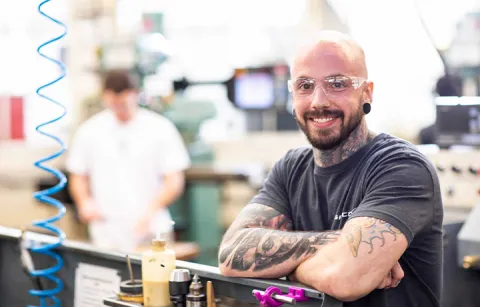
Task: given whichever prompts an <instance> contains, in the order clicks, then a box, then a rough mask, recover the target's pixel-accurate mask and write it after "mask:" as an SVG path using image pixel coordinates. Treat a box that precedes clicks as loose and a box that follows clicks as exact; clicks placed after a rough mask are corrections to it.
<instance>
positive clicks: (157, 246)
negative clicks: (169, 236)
mask: <svg viewBox="0 0 480 307" xmlns="http://www.w3.org/2000/svg"><path fill="white" fill-rule="evenodd" d="M165 244H166V241H165V240H161V239H153V240H152V249H153V250H155V251H161V250H164V249H165Z"/></svg>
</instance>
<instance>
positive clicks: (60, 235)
mask: <svg viewBox="0 0 480 307" xmlns="http://www.w3.org/2000/svg"><path fill="white" fill-rule="evenodd" d="M50 1H51V0H44V1H42V2H41V3H40V5H39V6H38V12H39V13H40V14H41V15H42V16H45V17H46V18H48V19H49V20H51V21H53V22H54V23H56V24H57V25H60V26H61V27H62V28H63V33H62V34H61V35H59V36H57V37H55V38H53V39H51V40H49V41H47V42H45V43H43V44H41V45H40V46H39V47H38V48H37V53H38V54H39V55H40V56H42V57H43V58H45V59H47V60H49V61H51V62H53V63H55V64H56V65H57V66H58V67H59V68H60V69H61V71H62V74H61V76H60V77H58V78H57V79H55V80H53V81H51V82H49V83H47V84H45V85H42V86H40V87H39V88H38V89H37V91H36V93H37V95H38V96H40V97H41V98H44V99H46V100H48V101H49V102H52V103H54V104H56V105H57V106H59V107H60V108H61V109H62V111H63V113H62V115H61V116H59V117H57V118H54V119H52V120H50V121H47V122H45V123H42V124H40V125H38V126H37V127H36V131H37V132H38V133H40V134H43V135H45V136H47V137H49V138H51V139H53V140H55V141H56V142H57V143H58V144H60V147H61V149H60V150H59V151H58V152H56V153H54V154H52V155H50V156H48V157H45V158H43V159H40V160H38V161H36V162H35V163H34V165H35V166H36V167H38V168H40V169H42V170H44V171H47V172H49V173H50V174H53V175H55V176H56V177H57V178H58V179H59V183H58V184H57V185H55V186H54V187H52V188H50V189H46V190H43V191H39V192H36V193H34V194H33V197H35V198H36V199H37V200H38V201H41V202H44V203H48V204H50V205H53V206H55V207H56V208H57V209H58V211H59V212H58V214H56V215H55V216H53V217H50V218H48V219H44V220H38V221H34V222H33V225H34V226H37V227H40V228H43V229H46V230H48V231H50V232H52V233H53V234H54V235H55V236H56V237H55V241H54V242H53V243H49V244H47V243H45V244H42V245H38V246H31V247H30V250H31V251H32V252H33V253H39V254H44V255H47V256H49V257H51V258H53V259H55V260H56V262H57V263H56V265H55V266H52V267H50V268H46V269H41V270H33V271H31V272H30V274H31V275H32V276H33V277H40V278H44V279H47V280H50V281H52V282H54V283H55V285H56V286H55V287H54V288H53V289H34V290H30V291H29V292H30V294H31V295H33V296H36V297H38V298H39V299H40V306H41V307H45V306H60V300H59V299H58V298H57V297H56V295H57V294H58V293H59V292H60V291H62V290H63V282H62V280H61V279H60V278H58V277H56V276H55V274H56V273H58V271H59V270H60V269H61V268H62V266H63V259H62V257H61V256H60V255H59V254H57V253H56V252H55V251H54V249H55V248H57V247H58V246H59V245H61V244H62V242H63V240H64V239H65V233H64V232H63V231H62V230H61V229H60V228H58V227H56V226H54V225H53V223H55V222H56V221H58V220H59V219H61V218H62V217H63V216H64V215H65V212H66V210H65V207H64V206H63V204H62V203H61V202H60V201H58V200H56V199H54V198H52V197H50V195H53V194H55V193H57V192H59V191H60V190H62V189H63V188H64V187H65V185H66V183H67V178H66V176H65V175H64V174H63V173H62V172H60V171H59V170H57V169H54V168H51V167H48V166H46V165H44V164H43V163H45V162H48V161H50V160H53V159H55V158H57V157H58V156H60V155H61V154H62V153H63V152H64V151H65V148H66V147H65V144H64V143H63V142H62V140H61V139H59V138H58V137H56V136H53V135H51V134H49V133H47V132H44V131H42V130H41V128H42V127H44V126H47V125H50V124H52V123H54V122H56V121H58V120H60V119H61V118H62V117H64V116H65V114H66V108H65V107H64V106H63V105H62V104H61V103H59V102H57V101H55V100H53V99H52V98H50V97H47V96H45V95H43V94H42V93H41V92H42V90H43V89H45V88H47V87H49V86H51V85H53V84H55V83H57V82H58V81H60V80H62V79H63V78H64V77H65V76H66V70H65V66H64V65H63V63H61V62H60V61H57V60H55V59H52V58H50V57H48V56H47V55H45V54H43V53H42V51H41V50H42V48H43V47H45V46H47V45H49V44H51V43H53V42H56V41H58V40H60V39H62V38H63V37H64V36H65V35H66V34H67V27H66V25H65V24H63V23H62V22H60V21H58V20H56V19H54V18H52V17H50V16H48V15H47V14H45V13H44V12H43V11H42V7H43V5H44V4H46V3H48V2H50ZM48 298H50V299H51V300H53V302H54V303H53V305H48V304H47V299H48Z"/></svg>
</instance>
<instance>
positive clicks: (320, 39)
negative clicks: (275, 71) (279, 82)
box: [291, 31, 368, 78]
mask: <svg viewBox="0 0 480 307" xmlns="http://www.w3.org/2000/svg"><path fill="white" fill-rule="evenodd" d="M308 67H310V70H311V68H315V69H317V68H322V69H320V70H321V71H326V73H327V74H331V75H335V74H345V75H346V74H349V75H351V76H357V77H365V78H368V70H367V65H366V61H365V53H364V51H363V49H362V47H360V45H359V44H358V43H357V42H355V41H354V40H353V39H352V38H351V37H350V36H348V35H346V34H343V33H340V32H337V31H321V32H320V33H319V34H318V36H317V37H316V38H315V39H314V40H313V42H311V43H309V44H307V45H305V46H302V47H301V48H300V49H299V51H298V52H297V54H296V55H295V58H294V61H293V64H292V67H291V73H292V76H296V77H298V76H300V75H305V73H306V72H305V69H306V68H307V69H308ZM335 70H337V71H335ZM317 71H318V69H317ZM312 77H319V76H312ZM322 77H326V76H322Z"/></svg>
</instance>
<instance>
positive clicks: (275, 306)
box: [253, 286, 308, 307]
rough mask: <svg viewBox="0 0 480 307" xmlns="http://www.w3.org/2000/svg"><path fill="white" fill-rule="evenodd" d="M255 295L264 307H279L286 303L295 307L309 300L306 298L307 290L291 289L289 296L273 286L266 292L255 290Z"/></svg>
mask: <svg viewBox="0 0 480 307" xmlns="http://www.w3.org/2000/svg"><path fill="white" fill-rule="evenodd" d="M253 295H255V297H256V298H257V300H258V301H259V302H260V305H261V306H263V307H279V306H282V305H283V304H285V303H287V304H292V305H293V304H296V303H297V302H305V301H307V300H308V297H306V296H305V290H304V289H302V288H297V287H290V289H289V291H288V294H283V293H282V291H281V290H280V289H279V288H277V287H273V286H271V287H268V288H267V290H265V292H263V291H260V290H253Z"/></svg>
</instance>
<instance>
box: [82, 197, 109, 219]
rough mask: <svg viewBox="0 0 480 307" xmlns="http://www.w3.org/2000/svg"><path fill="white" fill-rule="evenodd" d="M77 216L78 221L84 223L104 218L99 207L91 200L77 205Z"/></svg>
mask: <svg viewBox="0 0 480 307" xmlns="http://www.w3.org/2000/svg"><path fill="white" fill-rule="evenodd" d="M78 217H79V218H80V221H81V222H82V223H85V224H88V223H91V222H94V221H98V220H102V219H103V218H104V217H103V213H102V211H101V210H100V207H99V206H98V205H97V204H96V203H95V202H94V201H93V200H88V201H86V202H83V203H82V204H81V205H80V206H78Z"/></svg>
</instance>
